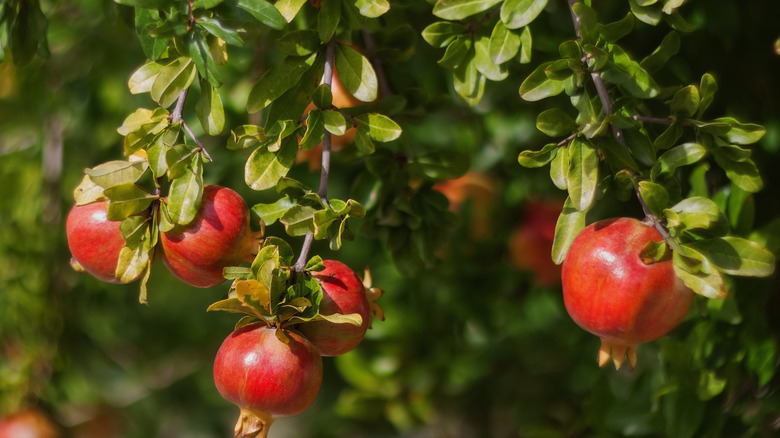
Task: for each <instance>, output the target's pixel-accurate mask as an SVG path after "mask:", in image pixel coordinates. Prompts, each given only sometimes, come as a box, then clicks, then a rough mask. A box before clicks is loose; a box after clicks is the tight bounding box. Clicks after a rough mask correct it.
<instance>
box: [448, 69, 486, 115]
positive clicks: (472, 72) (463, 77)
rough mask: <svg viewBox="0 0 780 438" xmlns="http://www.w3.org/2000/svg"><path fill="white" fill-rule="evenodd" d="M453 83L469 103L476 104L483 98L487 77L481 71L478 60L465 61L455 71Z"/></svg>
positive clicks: (459, 94) (456, 90)
mask: <svg viewBox="0 0 780 438" xmlns="http://www.w3.org/2000/svg"><path fill="white" fill-rule="evenodd" d="M452 79H453V82H452V85H453V88H454V89H455V92H456V93H458V96H460V97H461V98H462V99H463V100H464V101H465V102H466V103H467V104H469V105H471V106H474V105H476V104H478V103H479V101H480V100H482V96H483V95H484V93H485V83H486V82H487V78H485V76H484V75H483V74H482V73H480V71H479V69H478V68H477V64H476V62H464V63H462V64H461V65H459V66H458V67H457V68H455V70H454V71H453V75H452Z"/></svg>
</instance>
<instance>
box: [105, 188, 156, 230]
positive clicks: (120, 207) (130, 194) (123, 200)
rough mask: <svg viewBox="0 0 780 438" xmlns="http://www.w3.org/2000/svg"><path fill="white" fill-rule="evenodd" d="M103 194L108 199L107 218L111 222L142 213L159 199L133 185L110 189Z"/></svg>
mask: <svg viewBox="0 0 780 438" xmlns="http://www.w3.org/2000/svg"><path fill="white" fill-rule="evenodd" d="M103 193H104V194H105V195H106V197H107V198H108V207H107V209H106V210H107V214H106V216H107V217H108V220H111V221H120V220H122V219H124V218H126V217H128V216H131V215H134V214H136V213H140V212H142V211H144V210H146V209H147V208H149V206H150V205H151V204H152V201H154V200H155V199H157V196H155V195H153V194H151V193H149V192H147V191H146V190H144V189H143V188H141V187H139V186H137V185H135V184H132V183H131V184H122V185H118V186H113V187H109V188H107V189H106V190H105V191H104V192H103Z"/></svg>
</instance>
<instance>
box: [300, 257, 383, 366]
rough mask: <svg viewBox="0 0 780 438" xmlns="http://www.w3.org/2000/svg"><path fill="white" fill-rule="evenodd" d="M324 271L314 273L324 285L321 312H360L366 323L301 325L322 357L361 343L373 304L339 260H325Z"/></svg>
mask: <svg viewBox="0 0 780 438" xmlns="http://www.w3.org/2000/svg"><path fill="white" fill-rule="evenodd" d="M323 263H324V265H325V269H323V270H322V271H316V272H312V276H313V277H314V278H315V279H316V280H317V281H318V282H319V283H320V285H321V286H322V293H323V297H322V302H320V313H321V314H323V315H332V314H334V313H341V314H349V313H357V314H359V315H360V317H361V318H363V323H362V324H360V325H359V326H355V325H352V324H348V323H333V322H329V321H315V322H307V323H304V324H301V325H300V326H299V327H298V331H300V332H301V334H303V335H304V336H305V337H306V338H307V339H308V340H309V341H311V343H312V344H314V346H315V347H316V348H317V350H319V352H320V354H321V355H323V356H338V355H340V354H344V353H346V352H348V351H350V350H352V349H353V348H355V347H357V345H358V344H360V341H362V340H363V337H364V336H365V335H366V330H367V329H368V326H369V324H370V322H371V315H370V313H371V312H370V305H369V302H368V298H367V296H366V288H365V286H364V285H363V282H362V281H361V280H360V278H359V277H358V276H357V274H355V272H354V271H352V270H351V269H349V267H348V266H347V265H345V264H344V263H341V262H339V261H336V260H325V261H323Z"/></svg>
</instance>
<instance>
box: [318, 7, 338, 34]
mask: <svg viewBox="0 0 780 438" xmlns="http://www.w3.org/2000/svg"><path fill="white" fill-rule="evenodd" d="M339 21H341V0H322V3H320V10H319V12H318V13H317V32H318V35H319V36H320V41H322V42H323V43H327V42H328V41H330V39H331V38H333V35H334V34H335V33H336V29H337V28H338V26H339Z"/></svg>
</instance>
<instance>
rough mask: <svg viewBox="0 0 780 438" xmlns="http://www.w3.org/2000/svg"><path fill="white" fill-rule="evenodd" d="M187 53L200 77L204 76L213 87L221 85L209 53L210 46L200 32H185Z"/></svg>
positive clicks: (215, 66)
mask: <svg viewBox="0 0 780 438" xmlns="http://www.w3.org/2000/svg"><path fill="white" fill-rule="evenodd" d="M187 54H189V55H190V58H192V62H193V63H194V64H195V67H196V68H197V70H198V74H199V75H200V77H201V78H205V79H206V80H207V81H208V82H209V83H210V84H211V85H212V86H214V87H219V86H220V85H222V82H221V81H220V79H219V72H218V71H217V65H216V63H215V62H214V58H213V57H212V55H211V48H210V47H209V45H208V42H206V37H205V36H204V35H203V34H202V33H201V32H198V31H191V32H189V33H187Z"/></svg>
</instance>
